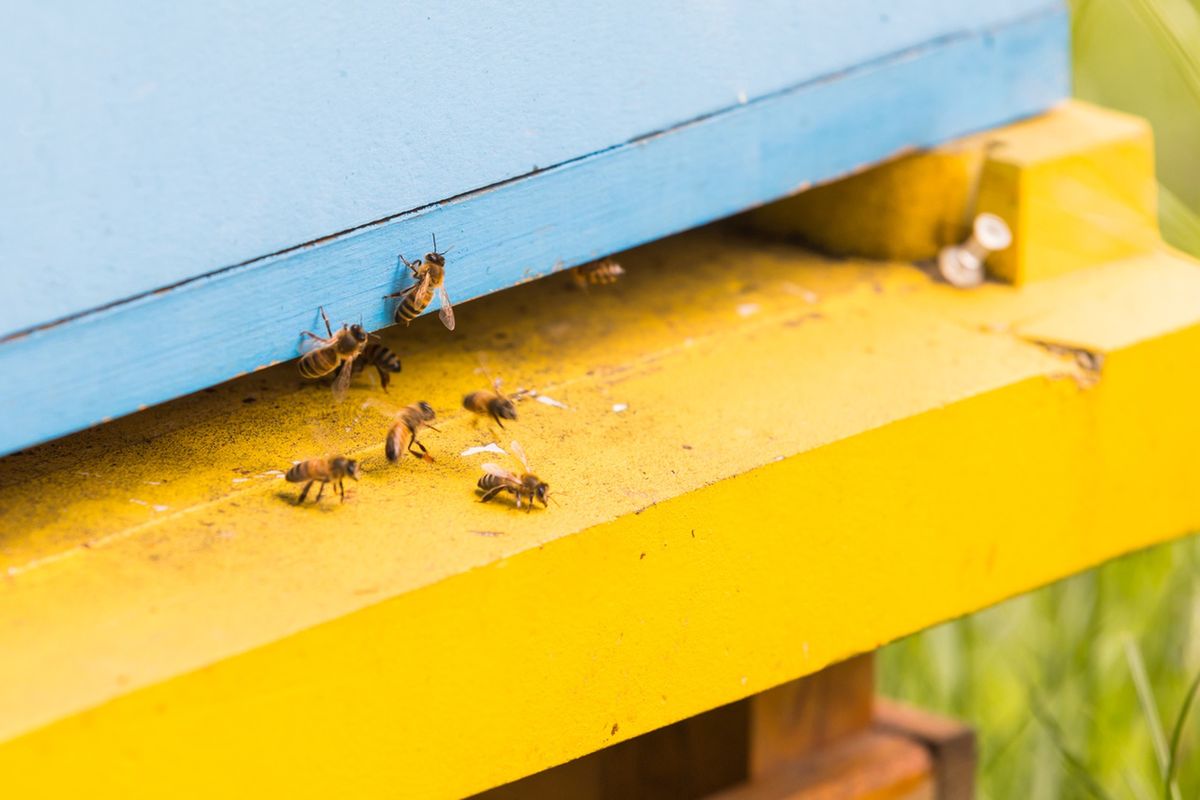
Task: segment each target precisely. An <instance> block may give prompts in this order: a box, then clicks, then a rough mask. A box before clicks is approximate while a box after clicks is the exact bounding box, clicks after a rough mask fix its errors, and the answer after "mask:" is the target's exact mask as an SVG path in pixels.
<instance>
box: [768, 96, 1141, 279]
mask: <svg viewBox="0 0 1200 800" xmlns="http://www.w3.org/2000/svg"><path fill="white" fill-rule="evenodd" d="M1156 193H1157V183H1156V181H1155V177H1154V152H1153V139H1152V136H1151V131H1150V128H1149V126H1148V125H1147V123H1146V122H1145V121H1144V120H1142V119H1139V118H1137V117H1132V116H1129V115H1127V114H1121V113H1118V112H1115V111H1108V110H1105V109H1101V108H1098V107H1096V106H1092V105H1089V104H1087V103H1082V102H1078V101H1073V102H1069V103H1065V104H1063V105H1061V106H1060V107H1058V108H1057V109H1055V110H1054V111H1052V112H1050V113H1047V114H1044V115H1042V116H1039V117H1036V118H1034V119H1031V120H1026V121H1024V122H1019V123H1015V124H1013V125H1009V126H1007V127H1004V128H999V129H996V130H993V131H986V132H984V133H980V134H976V135H973V136H969V137H966V138H964V139H962V140H960V141H957V142H953V143H950V144H948V145H945V146H942V147H938V148H935V149H933V150H930V151H927V152H923V153H919V154H914V155H907V156H904V157H902V158H898V159H896V160H895V161H892V162H889V163H886V164H883V165H881V166H878V167H875V168H873V169H871V170H868V171H866V172H864V173H862V174H860V175H856V176H854V177H852V178H849V179H847V180H844V181H838V182H836V183H833V184H829V185H827V186H821V187H818V188H816V189H813V190H810V191H808V192H805V193H803V194H800V195H797V196H796V197H793V198H790V199H788V200H785V201H783V202H780V203H775V204H772V205H770V206H766V207H764V208H762V209H759V210H756V211H754V212H752V213H751V214H749V215H747V217H746V219H747V221H748V223H749V224H750V225H751V226H752V227H753V228H755V229H759V230H765V231H768V232H771V233H775V234H779V235H794V236H797V237H799V238H801V239H803V240H806V241H809V242H811V243H813V244H814V245H816V246H817V247H819V248H821V249H823V250H826V251H828V252H832V253H837V254H843V255H855V256H864V257H868V258H884V259H905V260H922V259H932V258H934V257H936V255H937V252H938V250H939V249H940V248H941V247H943V246H945V245H947V244H957V243H959V242H961V241H962V240H963V239H965V238H966V236H967V234H968V233H969V229H970V221H971V219H973V218H974V216H975V214H977V213H980V212H984V211H989V212H992V213H995V214H998V215H999V216H1000V217H1001V218H1003V219H1004V220H1005V221H1007V222H1008V223H1009V225H1010V227H1011V228H1012V229H1013V245H1012V247H1010V248H1009V249H1008V250H1006V251H1004V252H1001V253H997V254H995V255H993V256H992V257H991V258H990V259H989V260H988V268H989V272H990V273H991V274H992V276H993V277H995V278H998V279H1000V280H1004V281H1008V282H1010V283H1017V284H1021V283H1026V282H1028V281H1031V280H1039V279H1042V278H1046V277H1050V276H1053V275H1058V274H1061V273H1063V272H1070V271H1072V270H1075V269H1080V268H1083V267H1087V266H1090V265H1092V264H1099V263H1103V262H1106V261H1114V260H1119V259H1122V258H1128V257H1131V256H1134V255H1137V254H1140V253H1146V252H1151V251H1153V250H1155V249H1157V248H1159V247H1160V246H1161V244H1160V241H1159V237H1158V227H1157V221H1156V220H1157V217H1156V213H1157V212H1156V208H1157V203H1156Z"/></svg>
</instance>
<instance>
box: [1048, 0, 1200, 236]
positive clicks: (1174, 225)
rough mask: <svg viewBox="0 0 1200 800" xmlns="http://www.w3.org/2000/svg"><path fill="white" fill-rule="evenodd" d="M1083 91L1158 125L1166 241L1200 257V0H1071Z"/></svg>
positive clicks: (1078, 84) (1078, 86)
mask: <svg viewBox="0 0 1200 800" xmlns="http://www.w3.org/2000/svg"><path fill="white" fill-rule="evenodd" d="M1071 11H1072V25H1071V34H1072V38H1073V42H1074V67H1075V93H1076V95H1078V96H1079V97H1081V98H1083V99H1084V100H1090V101H1092V102H1095V103H1099V104H1101V105H1106V106H1111V107H1112V108H1116V109H1120V110H1122V111H1128V112H1130V113H1132V114H1138V115H1140V116H1143V117H1146V118H1147V119H1148V120H1150V123H1151V125H1153V127H1154V139H1155V146H1156V149H1157V156H1158V179H1159V218H1160V221H1161V222H1162V230H1163V236H1164V237H1165V238H1166V240H1167V241H1168V242H1170V243H1171V244H1173V245H1175V246H1176V247H1178V248H1180V249H1182V250H1186V251H1188V252H1190V253H1191V254H1193V255H1196V256H1200V0H1071Z"/></svg>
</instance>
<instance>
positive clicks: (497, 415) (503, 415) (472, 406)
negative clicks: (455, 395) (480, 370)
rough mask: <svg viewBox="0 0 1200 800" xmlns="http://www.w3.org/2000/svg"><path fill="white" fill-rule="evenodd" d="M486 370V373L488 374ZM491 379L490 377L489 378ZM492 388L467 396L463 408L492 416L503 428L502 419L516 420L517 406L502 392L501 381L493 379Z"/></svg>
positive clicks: (463, 401)
mask: <svg viewBox="0 0 1200 800" xmlns="http://www.w3.org/2000/svg"><path fill="white" fill-rule="evenodd" d="M486 372H487V371H486V370H484V373H485V374H486ZM489 377H490V376H489ZM491 381H492V388H491V390H488V389H480V390H479V391H477V392H471V393H470V394H468V395H465V396H464V397H463V400H462V404H463V408H465V409H466V410H467V411H473V412H475V413H476V414H478V415H479V416H481V417H482V416H484V415H487V416H490V417H491V418H492V419H494V420H496V424H497V425H499V426H500V427H501V428H503V427H504V423H503V422H501V420H502V419H509V420H515V419H516V418H517V406H516V404H515V403H514V402H513V401H512V399H511V398H509V397H507V396H505V394H504V393H503V392H501V391H500V381H499V380H498V379H496V378H492V379H491Z"/></svg>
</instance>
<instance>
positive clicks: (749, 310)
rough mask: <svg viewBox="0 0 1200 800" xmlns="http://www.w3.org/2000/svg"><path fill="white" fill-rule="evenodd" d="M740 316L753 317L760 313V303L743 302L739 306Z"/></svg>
mask: <svg viewBox="0 0 1200 800" xmlns="http://www.w3.org/2000/svg"><path fill="white" fill-rule="evenodd" d="M737 312H738V315H739V316H742V317H752V316H754V315H755V314H757V313H758V303H742V304H741V305H739V306H738V307H737Z"/></svg>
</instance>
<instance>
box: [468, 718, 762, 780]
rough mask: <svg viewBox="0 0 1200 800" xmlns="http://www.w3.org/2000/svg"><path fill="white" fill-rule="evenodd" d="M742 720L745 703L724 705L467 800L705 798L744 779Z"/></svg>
mask: <svg viewBox="0 0 1200 800" xmlns="http://www.w3.org/2000/svg"><path fill="white" fill-rule="evenodd" d="M749 714H750V707H749V703H748V702H739V703H730V704H729V705H726V706H721V707H720V708H716V709H713V710H712V711H707V712H705V713H703V714H697V715H696V716H694V717H689V718H687V719H685V720H681V721H679V722H677V723H675V724H673V725H668V726H666V727H664V728H659V729H658V730H655V731H651V732H649V733H646V734H643V735H642V736H639V737H637V738H636V739H631V740H629V741H627V742H621V743H620V744H615V745H613V746H612V747H606V748H605V749H603V750H600V751H599V752H596V753H593V754H591V755H590V756H586V757H585V758H581V759H577V760H575V761H571V762H569V763H566V764H563V765H561V766H559V767H555V768H553V769H550V770H546V771H544V772H540V773H537V774H536V775H531V776H529V777H527V778H524V779H522V780H519V781H515V782H513V783H510V784H507V785H505V786H500V787H498V788H496V789H492V790H491V791H487V792H483V793H482V794H479V795H476V796H475V798H476V800H536V799H537V798H545V800H552V798H565V797H570V798H584V799H586V800H593V799H594V800H660V799H661V798H676V800H686V799H687V798H702V797H707V796H708V795H711V794H712V793H714V792H717V791H720V790H721V789H725V788H728V787H729V786H733V785H735V784H737V783H740V782H741V781H743V780H744V779H745V777H746V765H747V755H748V750H749V737H748V735H747V734H748V732H749V725H748V721H749ZM618 732H619V731H618ZM614 735H615V734H614Z"/></svg>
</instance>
